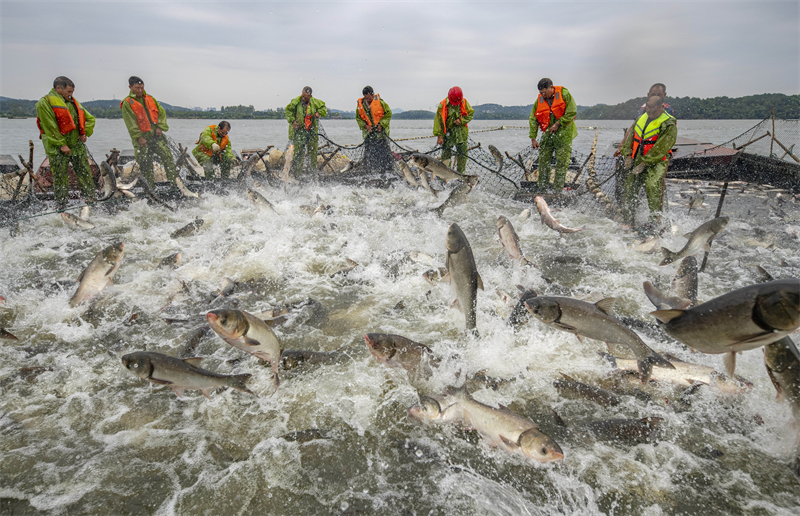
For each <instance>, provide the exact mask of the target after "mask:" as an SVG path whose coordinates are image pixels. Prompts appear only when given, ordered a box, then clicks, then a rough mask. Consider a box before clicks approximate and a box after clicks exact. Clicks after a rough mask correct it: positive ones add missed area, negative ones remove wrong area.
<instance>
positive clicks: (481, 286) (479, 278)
mask: <svg viewBox="0 0 800 516" xmlns="http://www.w3.org/2000/svg"><path fill="white" fill-rule="evenodd" d="M475 274H476V275H477V276H478V288H479V289H481V290H484V289H483V279H482V278H481V275H480V274H478V273H477V272H476V273H475Z"/></svg>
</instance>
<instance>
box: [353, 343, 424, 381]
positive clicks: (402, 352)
mask: <svg viewBox="0 0 800 516" xmlns="http://www.w3.org/2000/svg"><path fill="white" fill-rule="evenodd" d="M364 340H365V341H366V343H367V349H369V352H370V353H372V356H374V357H375V358H376V359H377V360H378V362H380V363H382V364H386V365H387V366H389V367H399V368H402V369H405V370H406V371H412V372H415V373H421V374H422V375H423V377H430V375H431V374H432V371H431V369H430V368H431V367H436V366H438V365H439V360H438V359H437V358H436V357H435V356H434V354H433V351H431V348H429V347H428V346H425V345H424V344H420V343H418V342H414V341H413V340H411V339H408V338H406V337H403V336H402V335H391V334H388V333H367V334H366V335H365V336H364Z"/></svg>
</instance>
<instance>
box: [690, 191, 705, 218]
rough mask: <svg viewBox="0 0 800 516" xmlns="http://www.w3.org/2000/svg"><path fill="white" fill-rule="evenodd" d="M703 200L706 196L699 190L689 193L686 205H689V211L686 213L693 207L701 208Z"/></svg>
mask: <svg viewBox="0 0 800 516" xmlns="http://www.w3.org/2000/svg"><path fill="white" fill-rule="evenodd" d="M705 200H706V196H705V195H703V192H701V191H700V190H697V191H696V192H695V193H693V194H691V195H689V202H688V203H687V206H689V211H688V212H687V213H691V211H692V210H693V209H695V208H701V207H702V206H703V202H704V201H705Z"/></svg>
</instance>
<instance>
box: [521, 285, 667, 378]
mask: <svg viewBox="0 0 800 516" xmlns="http://www.w3.org/2000/svg"><path fill="white" fill-rule="evenodd" d="M614 301H615V299H614V298H613V297H610V298H607V299H603V300H602V301H598V302H597V303H594V304H592V303H587V302H586V301H580V300H578V299H572V298H569V297H555V296H553V297H547V296H541V297H534V298H532V299H530V300H528V301H526V303H525V306H527V307H528V310H529V311H530V313H531V314H532V315H533V316H534V317H536V318H537V319H539V320H540V321H541V322H543V323H544V324H547V325H548V326H552V327H553V328H556V329H558V330H561V331H565V332H568V333H574V334H576V335H578V336H584V337H588V338H590V339H595V340H599V341H602V342H606V343H609V344H621V345H623V346H626V347H628V348H629V349H630V350H631V351H632V352H633V354H634V355H636V359H637V364H638V367H639V372H640V373H641V376H642V383H646V382H647V380H648V379H649V378H650V374H651V372H652V369H653V366H654V365H657V366H660V367H667V368H672V367H673V365H672V364H670V363H669V362H668V361H667V360H665V359H664V357H662V356H661V355H659V354H658V353H656V352H655V351H653V350H652V349H650V347H649V346H648V345H647V344H645V343H644V342H643V341H642V339H641V338H639V336H638V335H637V334H636V333H634V332H633V330H631V329H630V328H628V327H627V326H625V325H623V324H622V323H621V322H620V321H619V320H618V319H617V318H615V317H614V316H613V315H611V311H612V309H613V307H614Z"/></svg>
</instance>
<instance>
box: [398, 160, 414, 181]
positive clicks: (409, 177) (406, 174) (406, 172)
mask: <svg viewBox="0 0 800 516" xmlns="http://www.w3.org/2000/svg"><path fill="white" fill-rule="evenodd" d="M397 164H398V165H399V166H400V171H401V172H403V179H405V180H406V182H407V183H408V184H409V185H410V186H419V183H418V182H417V180H416V178H415V177H414V174H413V173H412V172H411V169H410V168H409V166H408V163H406V162H405V161H403V160H402V159H401V160H400V161H398V162H397Z"/></svg>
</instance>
